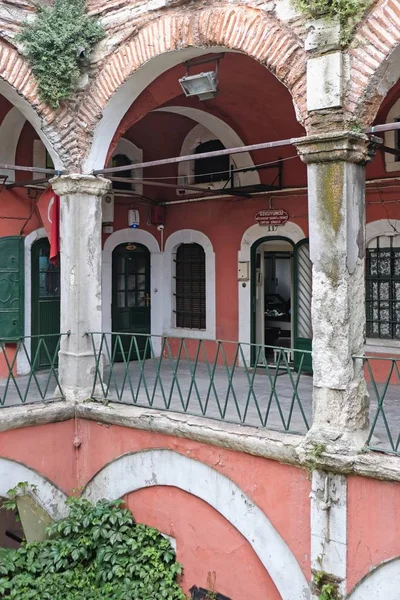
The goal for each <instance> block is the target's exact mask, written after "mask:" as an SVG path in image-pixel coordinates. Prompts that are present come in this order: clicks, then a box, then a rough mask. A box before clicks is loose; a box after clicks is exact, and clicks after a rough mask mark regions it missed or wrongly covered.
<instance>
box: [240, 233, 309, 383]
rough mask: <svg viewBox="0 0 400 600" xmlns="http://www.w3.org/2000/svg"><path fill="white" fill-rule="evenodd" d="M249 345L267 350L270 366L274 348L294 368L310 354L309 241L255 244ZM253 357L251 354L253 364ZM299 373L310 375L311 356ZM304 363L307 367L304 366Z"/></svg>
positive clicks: (275, 239) (265, 240)
mask: <svg viewBox="0 0 400 600" xmlns="http://www.w3.org/2000/svg"><path fill="white" fill-rule="evenodd" d="M251 281H252V342H253V343H255V344H257V345H261V346H266V349H265V354H266V358H267V359H268V361H269V362H272V363H274V362H276V359H277V356H278V354H279V353H278V352H277V351H276V350H274V347H279V348H285V349H286V350H287V351H286V356H287V359H288V362H289V363H290V364H293V366H294V367H295V368H296V363H297V362H298V361H299V359H300V358H301V353H299V352H294V350H296V349H297V350H311V342H312V328H311V296H312V266H311V261H310V257H309V245H308V240H302V241H301V242H299V243H298V244H293V242H292V241H291V240H289V239H287V238H283V237H268V238H262V239H260V240H258V241H257V242H256V243H255V244H254V246H253V248H252V277H251ZM255 356H256V353H255V352H253V362H255ZM302 361H303V362H302V370H303V369H304V370H310V371H311V356H308V355H305V356H303V358H302ZM306 363H307V364H306Z"/></svg>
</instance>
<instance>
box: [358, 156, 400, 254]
mask: <svg viewBox="0 0 400 600" xmlns="http://www.w3.org/2000/svg"><path fill="white" fill-rule="evenodd" d="M399 169H400V166H399ZM396 235H400V220H398V219H378V220H377V221H371V222H370V223H367V225H366V228H365V243H366V246H368V244H369V243H370V242H372V240H373V239H374V238H377V237H381V236H385V237H394V236H396Z"/></svg>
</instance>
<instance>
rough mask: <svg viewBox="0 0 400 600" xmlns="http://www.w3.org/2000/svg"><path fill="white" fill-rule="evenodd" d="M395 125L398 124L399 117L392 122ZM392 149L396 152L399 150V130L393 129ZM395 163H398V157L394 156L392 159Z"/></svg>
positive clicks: (397, 155) (399, 159) (399, 157)
mask: <svg viewBox="0 0 400 600" xmlns="http://www.w3.org/2000/svg"><path fill="white" fill-rule="evenodd" d="M394 122H395V123H399V122H400V117H397V119H395V120H394ZM394 147H395V149H396V150H400V129H395V132H394ZM394 160H395V162H398V161H400V155H399V154H396V155H395V157H394Z"/></svg>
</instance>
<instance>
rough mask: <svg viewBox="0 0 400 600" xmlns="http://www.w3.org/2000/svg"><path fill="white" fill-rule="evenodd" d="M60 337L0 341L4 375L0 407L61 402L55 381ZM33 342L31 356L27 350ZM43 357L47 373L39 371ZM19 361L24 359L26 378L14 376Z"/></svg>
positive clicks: (61, 395)
mask: <svg viewBox="0 0 400 600" xmlns="http://www.w3.org/2000/svg"><path fill="white" fill-rule="evenodd" d="M62 335H68V334H54V335H53V334H49V335H42V336H32V337H25V338H21V339H18V340H7V339H0V350H1V355H2V358H3V361H4V367H5V369H4V370H5V372H6V375H5V377H4V378H0V407H5V406H12V405H17V404H31V403H33V402H38V401H48V400H56V399H62V398H63V392H62V389H61V386H60V382H59V379H58V369H57V363H58V352H59V350H60V342H61V337H62ZM34 338H36V342H37V343H36V345H35V346H36V347H35V351H34V354H33V355H32V354H31V352H30V348H29V349H28V346H27V340H28V339H29V340H32V339H34ZM43 357H45V359H46V362H47V363H48V365H47V367H46V370H38V365H39V364H40V363H41V361H43ZM18 359H20V360H21V359H23V362H24V363H25V369H24V370H26V374H25V375H18V374H17V364H18V362H19V360H18Z"/></svg>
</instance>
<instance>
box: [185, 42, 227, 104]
mask: <svg viewBox="0 0 400 600" xmlns="http://www.w3.org/2000/svg"><path fill="white" fill-rule="evenodd" d="M223 56H224V55H223V54H222V53H221V54H209V55H207V56H200V57H198V58H194V59H192V60H189V61H187V62H186V63H185V67H186V73H185V75H184V76H183V77H181V78H180V79H179V83H180V85H181V88H182V90H183V92H184V94H185V96H186V97H191V96H197V97H198V99H199V100H210V99H211V98H215V96H216V95H217V93H218V64H219V61H220V59H221V58H223ZM214 61H215V63H216V64H215V69H214V70H213V71H206V72H204V73H196V74H195V75H189V69H190V67H194V66H195V65H201V64H204V63H210V62H214Z"/></svg>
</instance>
